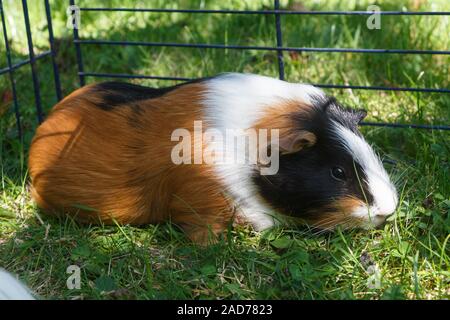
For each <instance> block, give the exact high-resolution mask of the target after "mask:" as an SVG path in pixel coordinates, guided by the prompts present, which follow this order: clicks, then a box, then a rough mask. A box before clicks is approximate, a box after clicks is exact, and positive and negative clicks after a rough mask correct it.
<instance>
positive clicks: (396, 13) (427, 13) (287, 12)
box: [80, 7, 450, 16]
mask: <svg viewBox="0 0 450 320" xmlns="http://www.w3.org/2000/svg"><path fill="white" fill-rule="evenodd" d="M80 11H123V12H155V13H157V12H160V13H162V12H165V13H175V12H178V13H211V14H259V15H263V14H266V15H272V14H280V15H351V16H354V15H372V14H373V12H372V11H296V10H229V9H225V10H212V9H153V8H98V7H97V8H95V7H84V8H80ZM377 14H380V15H385V16H448V15H450V12H445V11H440V12H434V11H424V12H412V11H380V12H377Z"/></svg>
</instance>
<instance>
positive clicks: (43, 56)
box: [0, 50, 52, 75]
mask: <svg viewBox="0 0 450 320" xmlns="http://www.w3.org/2000/svg"><path fill="white" fill-rule="evenodd" d="M51 54H52V52H51V51H50V50H48V51H44V52H42V53H40V54H37V55H35V56H34V59H35V60H39V59H41V58H45V57H47V56H49V55H51ZM29 63H30V59H29V58H28V59H26V60H23V61H20V62H18V63H16V64H13V65H11V67H9V66H8V67H6V68H3V69H0V75H2V74H4V73H8V72H9V70H16V69H19V68H20V67H22V66H24V65H27V64H29Z"/></svg>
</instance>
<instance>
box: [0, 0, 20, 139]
mask: <svg viewBox="0 0 450 320" xmlns="http://www.w3.org/2000/svg"><path fill="white" fill-rule="evenodd" d="M0 15H1V19H2V27H3V39H4V41H5V51H6V60H7V62H8V73H9V80H10V83H11V91H12V95H13V101H14V114H15V117H16V125H17V134H18V135H19V139H20V141H21V142H22V138H23V134H22V123H21V120H20V110H19V103H18V102H17V92H16V83H15V81H14V69H13V68H12V62H11V50H10V48H9V43H8V32H7V30H6V22H5V14H4V11H3V0H0Z"/></svg>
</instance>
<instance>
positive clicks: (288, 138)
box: [279, 130, 317, 154]
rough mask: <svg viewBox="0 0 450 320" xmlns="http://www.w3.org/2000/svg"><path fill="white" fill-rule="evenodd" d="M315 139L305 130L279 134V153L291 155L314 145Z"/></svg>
mask: <svg viewBox="0 0 450 320" xmlns="http://www.w3.org/2000/svg"><path fill="white" fill-rule="evenodd" d="M316 140H317V137H316V135H315V134H314V133H312V132H310V131H306V130H296V131H292V132H287V133H284V134H281V136H280V142H279V146H280V153H281V154H291V153H295V152H298V151H300V150H302V149H303V148H308V147H311V146H313V145H314V144H315V143H316Z"/></svg>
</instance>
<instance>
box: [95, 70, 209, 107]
mask: <svg viewBox="0 0 450 320" xmlns="http://www.w3.org/2000/svg"><path fill="white" fill-rule="evenodd" d="M206 79H209V78H201V79H196V80H192V81H188V82H184V83H181V84H177V85H175V86H171V87H164V88H151V87H145V86H140V85H136V84H131V83H126V82H102V83H99V84H97V85H95V86H94V87H93V88H92V89H91V90H92V91H91V92H93V93H94V94H97V95H99V96H100V97H101V98H102V102H101V103H97V104H96V106H97V107H99V108H101V109H102V110H105V111H111V110H113V109H114V108H115V107H118V106H122V105H131V106H137V104H132V103H133V102H139V101H142V100H148V99H154V98H158V97H161V96H163V95H165V94H166V93H168V92H170V91H172V90H175V89H177V88H179V87H181V86H184V85H186V84H190V83H197V82H202V81H205V80H206ZM133 108H134V107H133Z"/></svg>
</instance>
